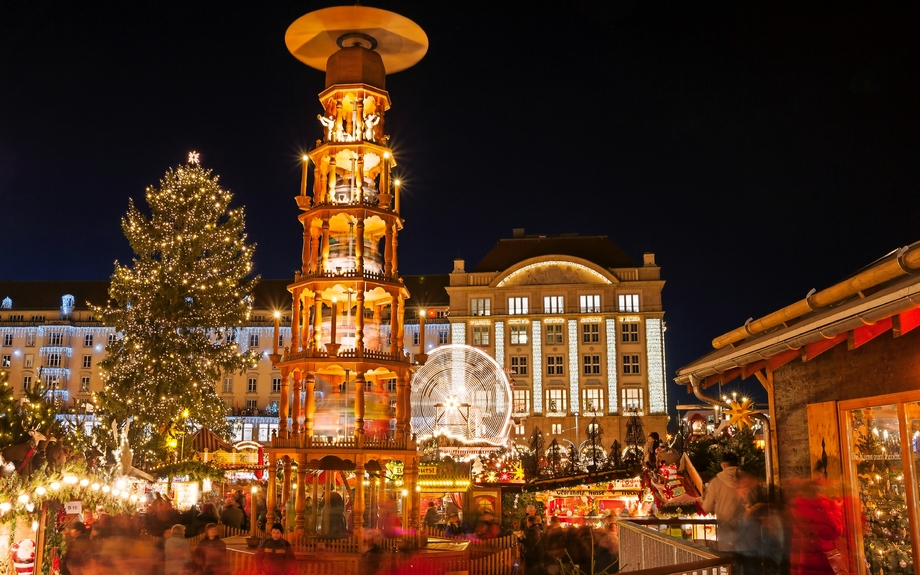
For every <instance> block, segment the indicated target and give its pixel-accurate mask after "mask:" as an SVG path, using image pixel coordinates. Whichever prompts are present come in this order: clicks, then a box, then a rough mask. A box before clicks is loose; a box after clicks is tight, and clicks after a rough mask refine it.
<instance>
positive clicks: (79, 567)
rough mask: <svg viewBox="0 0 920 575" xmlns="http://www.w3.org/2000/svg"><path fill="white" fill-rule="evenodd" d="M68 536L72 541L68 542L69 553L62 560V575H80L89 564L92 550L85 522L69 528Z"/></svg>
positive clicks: (79, 522) (72, 524)
mask: <svg viewBox="0 0 920 575" xmlns="http://www.w3.org/2000/svg"><path fill="white" fill-rule="evenodd" d="M67 535H68V536H69V537H70V540H69V541H68V542H67V552H66V553H64V556H63V557H62V558H61V573H62V575H80V574H82V573H83V572H84V571H85V570H86V569H87V565H88V564H89V555H90V552H91V550H92V544H91V543H90V540H89V533H88V531H87V529H86V525H84V524H83V522H81V521H74V522H73V523H71V524H70V525H69V526H68V527H67Z"/></svg>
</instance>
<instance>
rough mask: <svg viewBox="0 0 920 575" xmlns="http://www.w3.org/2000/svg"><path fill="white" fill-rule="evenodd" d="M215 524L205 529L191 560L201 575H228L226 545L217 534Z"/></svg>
mask: <svg viewBox="0 0 920 575" xmlns="http://www.w3.org/2000/svg"><path fill="white" fill-rule="evenodd" d="M219 531H220V530H219V528H218V527H217V524H216V523H209V524H208V525H207V526H206V527H205V535H204V539H202V540H201V541H199V542H198V546H197V547H195V552H194V553H193V554H192V559H193V560H194V562H195V568H196V570H197V572H198V573H200V574H201V575H230V559H229V557H227V544H226V543H224V542H223V541H222V540H221V538H220V534H219Z"/></svg>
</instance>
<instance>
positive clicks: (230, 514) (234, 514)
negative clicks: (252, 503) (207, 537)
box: [220, 498, 243, 529]
mask: <svg viewBox="0 0 920 575" xmlns="http://www.w3.org/2000/svg"><path fill="white" fill-rule="evenodd" d="M220 522H221V523H223V524H224V525H226V526H227V527H231V528H233V529H242V528H243V511H242V509H240V508H239V507H237V506H236V501H235V500H233V499H229V498H228V499H227V500H226V501H224V510H223V511H221V512H220Z"/></svg>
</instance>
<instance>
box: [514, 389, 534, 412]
mask: <svg viewBox="0 0 920 575" xmlns="http://www.w3.org/2000/svg"><path fill="white" fill-rule="evenodd" d="M512 393H513V394H514V395H513V401H514V403H513V406H512V413H523V414H527V415H530V390H529V389H515V390H513V391H512Z"/></svg>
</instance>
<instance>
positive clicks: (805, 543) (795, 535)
mask: <svg viewBox="0 0 920 575" xmlns="http://www.w3.org/2000/svg"><path fill="white" fill-rule="evenodd" d="M791 491H792V498H791V499H790V504H789V513H790V514H791V516H792V542H791V543H792V545H791V549H790V557H789V564H790V574H791V575H833V574H835V573H846V570H845V568H844V567H843V560H842V557H841V555H840V552H839V551H838V550H837V545H836V540H837V538H838V537H840V536H841V535H842V534H843V527H844V521H843V510H842V508H841V505H840V503H839V502H836V501H833V500H832V499H829V498H828V497H826V496H825V495H824V494H823V493H822V486H820V485H818V484H817V483H816V482H814V481H812V480H810V479H808V480H802V481H801V482H797V483H796V484H794V485H793V486H792V487H791ZM841 569H844V570H842V571H841Z"/></svg>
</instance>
